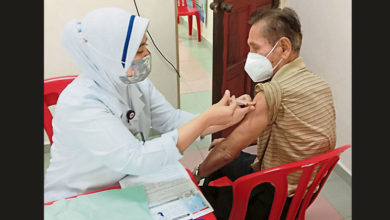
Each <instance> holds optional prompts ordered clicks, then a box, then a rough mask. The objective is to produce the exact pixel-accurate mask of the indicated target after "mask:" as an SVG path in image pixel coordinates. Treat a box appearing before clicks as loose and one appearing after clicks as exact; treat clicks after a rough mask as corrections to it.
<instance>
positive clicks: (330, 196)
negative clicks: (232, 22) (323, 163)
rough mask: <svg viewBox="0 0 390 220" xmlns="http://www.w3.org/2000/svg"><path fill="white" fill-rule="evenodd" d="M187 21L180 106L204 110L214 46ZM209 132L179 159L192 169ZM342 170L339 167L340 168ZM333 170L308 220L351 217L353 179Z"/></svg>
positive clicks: (207, 102)
mask: <svg viewBox="0 0 390 220" xmlns="http://www.w3.org/2000/svg"><path fill="white" fill-rule="evenodd" d="M186 25H187V24H186V23H185V22H181V23H180V24H179V25H178V26H179V56H180V58H179V61H180V73H181V75H182V77H181V78H180V83H181V85H180V91H181V94H180V107H181V109H184V110H186V111H189V112H192V113H201V112H203V111H204V110H206V109H207V107H209V106H210V105H211V79H212V78H211V77H212V74H211V73H212V46H211V45H210V43H208V42H207V41H206V40H205V39H202V41H201V42H198V41H197V39H196V36H197V33H196V30H193V33H192V36H189V35H188V32H187V30H188V29H187V26H186ZM210 143H211V137H210V135H209V136H207V137H206V138H205V139H204V140H202V141H200V142H195V143H193V144H192V145H191V146H190V147H189V148H188V149H187V150H186V151H185V152H184V157H183V158H182V159H181V160H180V162H181V163H182V164H183V166H185V167H186V168H188V169H190V170H192V169H193V168H194V167H195V166H196V165H198V164H199V163H200V162H201V161H202V160H203V159H204V158H205V157H206V156H207V153H208V149H207V148H208V146H209V145H210ZM245 151H246V152H249V153H256V147H255V146H250V147H248V148H247V149H245ZM44 153H45V154H44V170H46V168H47V167H48V165H49V159H50V150H49V146H48V145H46V146H45V150H44ZM338 170H340V169H338ZM338 170H336V169H335V170H334V171H333V172H332V173H331V175H330V176H329V178H328V180H327V182H326V183H325V185H324V187H323V189H322V191H321V194H320V195H319V196H318V197H317V199H316V200H315V201H314V203H313V204H312V205H311V207H310V208H309V209H308V210H307V212H306V219H307V220H350V219H352V217H351V215H352V211H351V197H352V194H351V184H350V183H351V181H350V180H349V181H345V179H346V178H350V177H345V174H344V173H343V172H337V171H338Z"/></svg>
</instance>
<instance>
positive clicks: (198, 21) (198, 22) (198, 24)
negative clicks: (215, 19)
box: [196, 13, 202, 42]
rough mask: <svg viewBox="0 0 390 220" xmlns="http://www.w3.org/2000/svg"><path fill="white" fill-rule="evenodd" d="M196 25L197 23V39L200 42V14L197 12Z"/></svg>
mask: <svg viewBox="0 0 390 220" xmlns="http://www.w3.org/2000/svg"><path fill="white" fill-rule="evenodd" d="M196 25H197V28H198V41H199V42H200V41H201V39H202V38H201V30H200V28H201V27H200V15H199V13H198V14H196Z"/></svg>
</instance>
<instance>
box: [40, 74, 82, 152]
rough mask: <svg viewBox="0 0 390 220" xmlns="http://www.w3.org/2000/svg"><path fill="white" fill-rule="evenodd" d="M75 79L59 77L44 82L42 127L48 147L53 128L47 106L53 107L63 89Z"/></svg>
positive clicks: (51, 116) (51, 141)
mask: <svg viewBox="0 0 390 220" xmlns="http://www.w3.org/2000/svg"><path fill="white" fill-rule="evenodd" d="M76 77H77V75H69V76H59V77H53V78H49V79H45V81H44V97H43V111H44V112H43V115H44V118H43V119H44V123H43V127H44V129H45V131H46V134H47V136H48V137H49V140H50V145H52V144H53V140H52V136H53V126H52V124H51V121H52V120H53V115H52V114H51V112H50V110H49V106H52V105H55V104H56V103H57V100H58V96H59V95H60V93H61V92H62V90H64V89H65V87H66V86H67V85H68V84H69V83H71V82H72V81H73V80H74V79H75V78H76Z"/></svg>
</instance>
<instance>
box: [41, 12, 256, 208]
mask: <svg viewBox="0 0 390 220" xmlns="http://www.w3.org/2000/svg"><path fill="white" fill-rule="evenodd" d="M148 23H149V20H148V19H145V18H141V17H138V16H134V15H131V14H129V13H128V12H126V11H124V10H122V9H117V8H102V9H97V10H94V11H92V12H90V13H88V14H87V15H86V16H85V17H84V18H83V19H81V20H76V19H73V20H71V21H69V22H68V23H67V24H66V27H65V30H64V32H63V36H62V43H63V45H64V47H65V48H66V50H67V51H68V52H69V54H70V56H71V57H72V59H73V60H74V62H76V64H77V65H78V67H79V68H80V69H81V70H82V74H80V75H79V76H78V77H77V78H76V79H75V80H74V81H73V82H72V83H71V84H69V85H68V86H67V87H66V88H65V89H64V90H63V92H62V93H61V95H60V97H59V99H58V102H57V105H56V109H55V114H54V118H53V122H52V123H53V132H54V134H53V145H52V146H51V159H50V165H49V167H48V169H47V171H46V175H45V180H44V201H45V202H49V201H53V200H59V199H63V198H66V197H69V196H73V195H77V194H80V193H85V192H89V191H93V190H96V189H100V188H104V187H108V186H112V185H115V184H118V181H119V180H120V179H122V178H123V177H125V176H126V175H142V174H147V173H150V172H152V171H156V170H158V169H159V168H161V167H163V166H165V165H167V164H169V163H171V162H173V161H177V160H179V159H180V158H182V153H183V152H184V151H185V150H186V149H187V148H188V147H189V146H190V145H191V144H192V143H193V142H194V141H195V140H199V137H201V136H204V135H208V134H211V133H214V132H217V131H220V130H222V129H225V128H227V127H229V126H231V125H233V124H236V123H238V122H239V121H241V120H242V118H243V117H244V116H245V114H246V113H248V112H249V111H252V110H253V109H254V107H253V106H251V107H245V108H237V102H236V99H235V97H234V96H232V97H230V93H229V91H226V92H225V94H224V96H223V98H222V99H221V100H220V101H219V102H218V103H216V104H214V105H212V106H210V107H209V108H208V109H207V110H206V111H205V112H203V113H202V114H199V115H194V114H191V113H189V112H185V111H182V110H180V109H175V108H173V106H172V105H171V104H170V103H169V102H168V101H167V100H166V99H165V97H164V96H163V95H162V94H161V93H160V92H159V91H158V90H157V89H156V88H155V87H154V85H153V84H152V82H151V81H150V80H149V79H148V78H147V77H148V75H149V73H150V72H151V58H152V57H151V54H150V53H149V51H148V49H147V48H146V45H147V39H146V36H145V32H146V29H147V26H148ZM159 74H163V73H159ZM243 97H248V95H244V96H243ZM244 99H245V98H244ZM247 101H251V100H247ZM151 128H153V129H155V130H157V131H159V132H160V133H161V134H162V135H161V136H160V137H157V138H154V139H150V140H146V139H147V138H148V136H149V131H150V129H151Z"/></svg>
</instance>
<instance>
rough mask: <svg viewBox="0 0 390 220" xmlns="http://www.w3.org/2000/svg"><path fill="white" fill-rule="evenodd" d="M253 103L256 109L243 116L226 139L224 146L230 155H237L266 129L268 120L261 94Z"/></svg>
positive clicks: (265, 104)
mask: <svg viewBox="0 0 390 220" xmlns="http://www.w3.org/2000/svg"><path fill="white" fill-rule="evenodd" d="M253 101H255V102H256V109H255V110H253V111H251V112H249V113H248V114H246V115H245V118H244V119H243V120H242V121H241V122H240V124H239V125H238V126H237V127H236V128H235V129H234V130H233V132H232V133H231V134H230V135H229V136H228V137H227V138H226V140H225V141H226V142H225V143H226V144H224V145H225V146H226V147H227V148H228V149H225V150H227V151H230V153H231V154H232V155H237V154H238V153H239V152H240V151H241V150H242V149H244V148H245V147H247V146H248V145H249V144H251V143H252V142H253V141H255V140H256V139H257V137H258V136H259V135H260V134H261V133H262V132H263V130H264V129H265V128H266V126H267V124H268V122H269V119H268V107H267V103H266V100H265V96H264V93H263V92H259V93H257V95H256V96H255V98H254V99H253Z"/></svg>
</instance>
